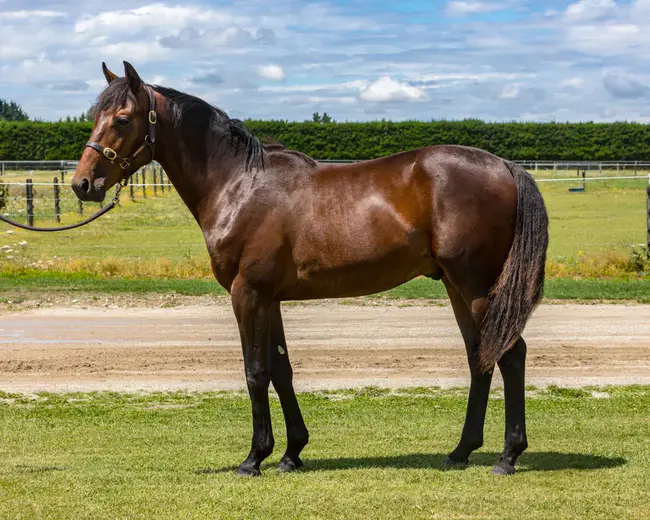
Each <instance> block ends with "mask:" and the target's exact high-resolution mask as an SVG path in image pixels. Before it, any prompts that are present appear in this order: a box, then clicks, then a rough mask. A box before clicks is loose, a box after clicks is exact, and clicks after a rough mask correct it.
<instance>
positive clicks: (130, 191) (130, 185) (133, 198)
mask: <svg viewBox="0 0 650 520" xmlns="http://www.w3.org/2000/svg"><path fill="white" fill-rule="evenodd" d="M129 195H130V196H131V200H135V196H134V195H133V179H131V182H129Z"/></svg>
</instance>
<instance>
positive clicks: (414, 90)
mask: <svg viewBox="0 0 650 520" xmlns="http://www.w3.org/2000/svg"><path fill="white" fill-rule="evenodd" d="M427 98H428V95H427V93H426V92H425V91H424V90H422V89H421V88H418V87H414V86H413V85H409V84H408V83H404V82H401V81H397V80H394V79H392V78H391V77H389V76H382V77H381V78H379V79H378V80H377V81H375V82H373V83H370V84H368V85H366V86H364V87H362V88H361V91H360V93H359V99H361V100H363V101H373V102H378V103H384V102H388V101H421V100H424V99H427Z"/></svg>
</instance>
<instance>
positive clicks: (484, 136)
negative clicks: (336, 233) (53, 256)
mask: <svg viewBox="0 0 650 520" xmlns="http://www.w3.org/2000/svg"><path fill="white" fill-rule="evenodd" d="M246 125H247V126H248V127H249V128H250V129H251V130H252V131H253V132H254V133H255V134H256V135H257V136H258V137H260V138H270V139H273V140H277V141H280V142H281V143H283V144H284V145H286V146H287V147H289V148H291V149H294V150H299V151H301V152H304V153H306V154H308V155H311V156H312V157H314V158H316V159H372V158H376V157H382V156H385V155H390V154H393V153H398V152H402V151H405V150H411V149H414V148H420V147H424V146H430V145H436V144H461V145H467V146H475V147H477V148H482V149H484V150H488V151H490V152H492V153H495V154H497V155H499V156H501V157H504V158H508V159H512V160H526V159H527V160H575V161H581V160H582V161H587V160H598V161H608V160H609V161H613V160H632V161H634V160H638V161H650V125H644V124H639V123H485V122H482V121H477V120H465V121H431V122H419V121H405V122H391V121H374V122H368V123H335V122H325V121H323V117H322V116H320V117H318V118H317V117H314V121H308V122H288V121H253V120H249V121H246ZM91 128H92V123H90V122H77V123H75V122H58V123H45V122H30V121H23V122H9V121H0V160H64V159H77V158H79V157H80V156H81V154H82V153H83V151H84V146H85V143H86V141H87V140H88V137H89V136H90V131H91Z"/></svg>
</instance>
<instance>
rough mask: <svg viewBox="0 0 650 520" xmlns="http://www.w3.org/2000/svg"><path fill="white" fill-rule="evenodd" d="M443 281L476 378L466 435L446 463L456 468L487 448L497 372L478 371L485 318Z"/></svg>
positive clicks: (469, 407) (470, 390)
mask: <svg viewBox="0 0 650 520" xmlns="http://www.w3.org/2000/svg"><path fill="white" fill-rule="evenodd" d="M443 281H444V282H445V286H446V287H447V292H448V294H449V298H450V300H451V305H452V307H453V309H454V315H455V316H456V321H457V322H458V326H459V327H460V331H461V333H462V335H463V340H464V341H465V350H466V352H467V362H468V364H469V369H470V373H471V376H472V382H471V385H470V389H469V398H468V400H467V413H466V415H465V425H464V426H463V433H462V434H461V438H460V442H459V443H458V446H457V447H456V449H455V450H454V451H452V452H451V453H450V454H449V456H448V457H447V460H446V461H445V465H446V466H447V467H452V466H459V465H460V466H464V465H466V464H467V463H468V462H469V455H470V454H471V453H472V452H473V451H474V450H477V449H478V448H480V447H481V446H482V445H483V427H484V424H485V413H486V410H487V403H488V396H489V394H490V385H491V384H492V372H493V371H492V370H490V372H486V373H480V372H479V371H478V368H477V367H478V353H479V342H480V332H479V327H478V324H479V323H481V319H482V315H481V314H476V315H474V314H473V313H472V312H471V311H470V308H469V307H468V305H467V303H466V302H465V300H464V299H463V298H462V296H461V295H460V293H459V292H458V290H457V289H456V288H455V287H454V286H453V285H452V284H451V283H450V282H449V280H446V279H444V280H443Z"/></svg>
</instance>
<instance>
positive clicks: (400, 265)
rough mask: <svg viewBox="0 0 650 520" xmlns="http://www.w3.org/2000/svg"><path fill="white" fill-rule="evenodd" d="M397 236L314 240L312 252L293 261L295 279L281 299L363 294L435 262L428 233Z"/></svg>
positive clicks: (427, 271)
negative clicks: (326, 240)
mask: <svg viewBox="0 0 650 520" xmlns="http://www.w3.org/2000/svg"><path fill="white" fill-rule="evenodd" d="M400 238H401V239H400V240H392V241H386V240H384V241H374V242H373V241H366V242H365V243H364V241H363V240H357V241H354V242H347V243H344V242H341V241H339V242H337V243H336V244H334V243H331V244H314V247H313V248H312V252H313V254H311V255H308V256H305V257H303V258H299V259H298V261H297V262H296V267H297V269H296V281H295V284H292V285H291V286H290V287H287V288H286V289H285V290H284V291H282V294H281V297H282V299H315V298H341V297H349V296H362V295H366V294H374V293H377V292H381V291H385V290H388V289H391V288H393V287H396V286H397V285H400V284H402V283H404V282H406V281H408V280H410V279H411V278H414V277H416V276H419V275H433V276H435V275H436V274H437V272H438V266H437V264H436V263H435V261H434V259H433V257H432V255H431V245H430V240H429V237H428V234H426V233H424V232H412V233H409V234H408V235H403V236H401V237H400Z"/></svg>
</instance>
